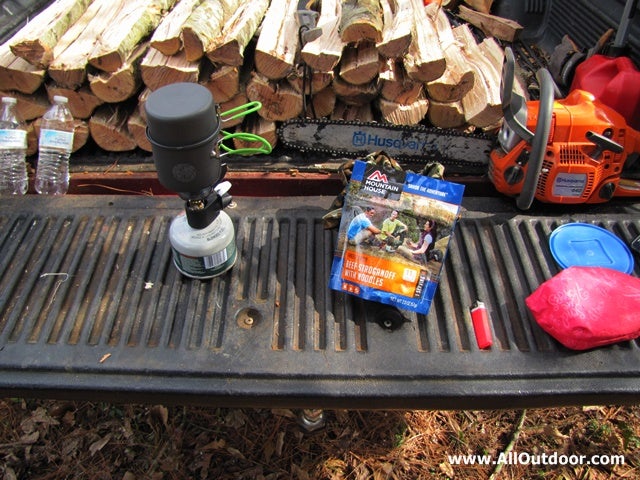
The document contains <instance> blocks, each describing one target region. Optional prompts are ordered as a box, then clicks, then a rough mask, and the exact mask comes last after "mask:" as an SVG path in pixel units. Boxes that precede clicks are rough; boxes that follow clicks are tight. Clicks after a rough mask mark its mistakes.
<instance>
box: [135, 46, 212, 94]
mask: <svg viewBox="0 0 640 480" xmlns="http://www.w3.org/2000/svg"><path fill="white" fill-rule="evenodd" d="M140 73H141V74H142V81H143V82H144V84H145V85H146V86H147V87H149V88H150V89H151V90H157V89H158V88H160V87H164V86H165V85H169V84H170V83H177V82H193V83H195V82H197V81H198V76H199V73H200V64H199V63H198V62H190V61H188V60H187V58H186V55H185V53H184V51H181V52H179V53H178V54H177V55H171V56H168V55H164V54H162V53H160V52H159V51H158V50H156V49H155V48H150V49H149V51H148V52H147V54H146V55H145V57H144V58H143V59H142V62H141V63H140Z"/></svg>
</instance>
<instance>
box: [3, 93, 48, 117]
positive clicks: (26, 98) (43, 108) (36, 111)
mask: <svg viewBox="0 0 640 480" xmlns="http://www.w3.org/2000/svg"><path fill="white" fill-rule="evenodd" d="M0 97H13V98H15V99H16V114H17V115H18V118H20V119H22V120H24V121H25V122H28V121H30V120H35V119H36V118H40V117H41V116H42V115H44V114H45V113H46V112H47V110H49V108H50V107H51V103H49V97H47V93H46V92H44V91H42V90H38V91H36V92H35V93H34V94H33V95H25V94H24V93H20V92H11V91H0Z"/></svg>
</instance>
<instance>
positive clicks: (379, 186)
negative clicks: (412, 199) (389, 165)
mask: <svg viewBox="0 0 640 480" xmlns="http://www.w3.org/2000/svg"><path fill="white" fill-rule="evenodd" d="M404 177H405V172H401V171H396V170H390V171H387V172H385V171H383V170H380V168H379V167H377V166H376V165H371V166H368V167H367V169H366V170H365V175H364V182H363V183H362V186H361V189H362V191H363V192H364V193H369V194H372V195H374V196H376V197H382V198H386V199H389V200H398V199H399V198H400V194H401V193H402V188H403V185H404Z"/></svg>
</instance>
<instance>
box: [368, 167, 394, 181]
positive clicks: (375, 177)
mask: <svg viewBox="0 0 640 480" xmlns="http://www.w3.org/2000/svg"><path fill="white" fill-rule="evenodd" d="M367 180H371V181H372V182H382V183H389V179H388V178H387V176H386V175H385V174H384V173H382V172H381V171H380V170H376V171H374V172H373V173H372V174H371V175H369V176H368V177H367Z"/></svg>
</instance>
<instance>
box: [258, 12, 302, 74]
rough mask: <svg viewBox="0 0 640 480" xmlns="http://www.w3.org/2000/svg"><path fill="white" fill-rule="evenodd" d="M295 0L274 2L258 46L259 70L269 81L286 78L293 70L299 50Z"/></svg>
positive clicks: (264, 21) (265, 19)
mask: <svg viewBox="0 0 640 480" xmlns="http://www.w3.org/2000/svg"><path fill="white" fill-rule="evenodd" d="M297 8H298V2H297V1H296V0H272V1H271V5H270V6H269V9H268V10H267V13H266V14H265V16H264V20H263V25H265V26H267V27H266V28H263V29H262V31H261V32H260V37H258V42H257V44H256V52H255V65H256V70H257V71H258V72H259V73H260V74H262V75H263V76H265V77H266V78H268V79H270V80H279V79H281V78H285V77H286V76H287V75H288V74H289V72H291V70H292V69H293V65H294V63H295V60H296V51H297V50H298V22H296V20H295V12H296V10H297Z"/></svg>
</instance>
